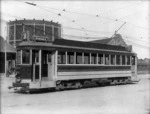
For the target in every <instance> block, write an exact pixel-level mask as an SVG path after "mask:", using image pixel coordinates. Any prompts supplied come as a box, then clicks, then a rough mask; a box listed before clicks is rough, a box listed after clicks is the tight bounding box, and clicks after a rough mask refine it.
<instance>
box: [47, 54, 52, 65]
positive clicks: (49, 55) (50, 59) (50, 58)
mask: <svg viewBox="0 0 150 114" xmlns="http://www.w3.org/2000/svg"><path fill="white" fill-rule="evenodd" d="M48 62H49V63H51V62H52V55H51V54H48Z"/></svg>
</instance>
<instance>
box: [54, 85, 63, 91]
mask: <svg viewBox="0 0 150 114" xmlns="http://www.w3.org/2000/svg"><path fill="white" fill-rule="evenodd" d="M63 89H64V85H63V84H58V85H57V86H56V91H60V90H63Z"/></svg>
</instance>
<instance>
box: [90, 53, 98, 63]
mask: <svg viewBox="0 0 150 114" xmlns="http://www.w3.org/2000/svg"><path fill="white" fill-rule="evenodd" d="M96 57H97V55H96V53H92V54H91V64H96Z"/></svg>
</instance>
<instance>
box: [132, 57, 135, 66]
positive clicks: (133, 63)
mask: <svg viewBox="0 0 150 114" xmlns="http://www.w3.org/2000/svg"><path fill="white" fill-rule="evenodd" d="M132 65H135V57H134V56H132Z"/></svg>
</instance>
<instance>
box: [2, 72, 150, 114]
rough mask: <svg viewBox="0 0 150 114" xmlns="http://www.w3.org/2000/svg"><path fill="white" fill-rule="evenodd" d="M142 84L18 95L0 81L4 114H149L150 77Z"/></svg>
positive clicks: (144, 78) (141, 81) (7, 81)
mask: <svg viewBox="0 0 150 114" xmlns="http://www.w3.org/2000/svg"><path fill="white" fill-rule="evenodd" d="M139 78H140V79H141V80H140V82H139V83H136V84H128V85H117V86H104V87H94V88H83V89H77V90H65V91H59V92H41V93H34V94H23V93H15V92H14V90H13V89H12V90H9V89H8V88H7V87H8V86H9V85H11V81H12V78H11V79H8V78H4V79H2V80H1V114H150V75H148V74H144V75H143V74H141V75H139Z"/></svg>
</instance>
